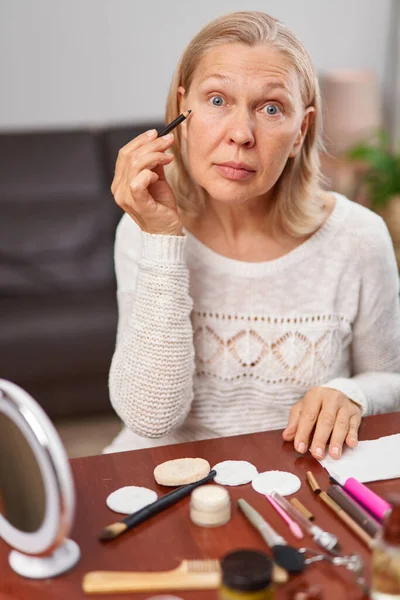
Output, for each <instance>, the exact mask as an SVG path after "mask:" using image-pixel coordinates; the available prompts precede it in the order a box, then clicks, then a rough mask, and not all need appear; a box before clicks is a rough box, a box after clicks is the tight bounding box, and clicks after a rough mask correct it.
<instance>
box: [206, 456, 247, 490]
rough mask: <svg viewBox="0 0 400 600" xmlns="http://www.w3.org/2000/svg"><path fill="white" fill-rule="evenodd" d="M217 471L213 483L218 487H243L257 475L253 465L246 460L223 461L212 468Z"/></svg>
mask: <svg viewBox="0 0 400 600" xmlns="http://www.w3.org/2000/svg"><path fill="white" fill-rule="evenodd" d="M213 470H215V471H217V474H216V476H215V478H214V481H215V483H219V484H220V485H243V484H244V483H250V481H252V480H253V479H254V477H255V476H256V475H257V474H258V471H257V469H256V467H255V466H254V465H252V464H251V463H249V462H247V460H224V461H223V462H220V463H218V464H217V465H215V467H213Z"/></svg>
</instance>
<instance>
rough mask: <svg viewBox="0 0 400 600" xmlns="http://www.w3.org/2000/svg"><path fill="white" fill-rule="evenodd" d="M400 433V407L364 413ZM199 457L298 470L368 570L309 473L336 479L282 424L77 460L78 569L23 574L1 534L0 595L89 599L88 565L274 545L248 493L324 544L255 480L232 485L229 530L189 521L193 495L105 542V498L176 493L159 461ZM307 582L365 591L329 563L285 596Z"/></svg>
mask: <svg viewBox="0 0 400 600" xmlns="http://www.w3.org/2000/svg"><path fill="white" fill-rule="evenodd" d="M399 431H400V413H396V414H390V415H378V416H374V417H367V418H366V419H364V421H363V424H362V426H361V431H360V438H361V439H374V438H377V437H380V436H382V435H389V434H393V433H398V432H399ZM190 456H192V457H203V458H206V459H207V460H208V461H209V462H210V464H211V465H214V464H216V463H217V462H220V461H222V460H228V459H236V460H249V461H250V462H252V463H254V464H255V465H256V466H257V468H258V469H259V471H265V470H269V469H281V470H287V471H291V472H294V473H296V474H297V475H298V476H299V477H300V478H301V480H302V482H303V483H302V487H301V489H300V491H299V492H298V493H297V494H296V497H297V498H299V500H301V501H303V502H304V504H305V505H306V506H307V507H308V508H309V509H310V510H311V511H312V512H313V513H314V514H315V516H316V523H317V524H318V525H320V526H322V527H323V528H325V529H327V530H328V531H332V532H335V533H337V535H338V537H339V538H340V541H341V542H342V544H343V547H344V551H345V552H357V553H359V554H361V555H362V556H363V558H364V559H365V560H366V563H367V571H369V567H370V552H369V551H368V550H367V549H366V548H365V547H364V545H363V544H362V543H361V542H359V541H358V539H357V538H355V537H354V536H353V534H351V533H350V532H349V531H348V530H347V529H346V528H345V526H343V525H342V522H341V521H340V520H339V519H338V518H337V517H336V515H334V514H333V513H331V512H330V511H329V509H328V508H327V507H326V506H325V505H324V504H323V503H322V502H321V501H319V500H318V499H317V498H316V497H314V496H313V495H312V494H311V492H310V489H309V487H308V484H306V482H305V472H306V471H308V470H309V469H312V470H313V472H314V473H315V475H316V476H317V477H318V481H319V483H320V484H321V487H322V488H323V489H325V488H326V487H327V485H328V476H327V473H326V471H325V470H324V469H323V468H322V467H321V466H320V465H319V464H318V463H317V461H315V460H314V459H313V458H312V457H311V456H307V457H301V456H299V455H298V454H297V453H296V452H295V451H294V449H293V446H292V444H288V443H283V441H282V438H281V432H280V431H272V432H267V433H257V434H250V435H243V436H235V437H227V438H220V439H214V440H205V441H201V442H193V443H185V444H177V445H174V446H164V447H158V448H152V449H149V450H137V451H133V452H122V453H118V454H109V455H103V456H94V457H87V458H79V459H74V460H71V465H72V470H73V473H74V477H75V483H76V490H77V514H76V519H75V526H74V528H73V531H72V534H71V537H72V539H74V540H76V541H77V542H78V544H79V545H80V547H81V551H82V557H81V560H80V563H79V564H78V565H77V566H76V567H75V568H74V569H73V570H72V571H71V572H69V573H67V574H64V575H62V576H60V577H58V578H55V579H52V580H45V581H33V580H27V579H23V578H21V577H19V576H17V575H15V574H14V573H13V572H12V571H11V569H10V568H9V566H8V562H7V557H8V552H9V548H8V547H7V546H6V544H5V543H4V542H3V541H1V540H0V600H11V599H12V600H17V599H18V600H81V599H83V598H88V597H89V596H87V595H85V594H84V593H83V592H82V590H81V581H82V577H83V575H84V574H85V573H86V572H87V571H91V570H132V571H133V570H135V571H140V570H142V571H151V570H155V571H156V570H167V569H172V568H175V567H176V566H178V564H179V562H180V561H181V560H182V559H184V558H186V559H195V558H220V557H221V556H223V555H224V554H225V553H227V552H230V551H232V550H235V549H239V548H255V549H260V550H264V551H265V550H266V547H265V545H264V543H263V541H262V539H261V538H260V537H259V535H258V533H257V532H256V531H255V530H253V528H252V527H251V526H250V525H249V523H248V522H247V521H246V520H245V519H244V517H243V515H242V514H241V513H240V512H239V510H238V508H237V505H236V500H237V499H238V498H240V497H243V498H245V499H247V500H248V501H249V502H250V503H251V504H252V505H253V506H254V507H255V508H256V509H257V510H259V511H260V512H261V513H262V514H263V515H264V516H265V518H266V519H267V520H268V521H269V522H270V523H271V524H272V525H273V527H274V528H275V529H276V530H277V531H278V532H279V533H281V534H282V535H284V536H285V538H286V539H287V540H288V541H289V543H291V544H293V545H297V544H298V547H300V545H308V546H310V547H312V548H316V549H317V546H315V544H314V543H313V542H312V540H310V538H308V537H305V539H304V540H300V542H299V541H297V540H295V538H293V537H292V536H291V534H290V532H289V530H288V528H287V526H286V525H285V524H284V523H283V521H282V520H281V518H280V517H279V516H278V515H277V514H276V513H275V511H274V509H273V508H272V507H271V506H270V505H269V504H268V503H267V500H265V498H263V496H261V495H260V494H258V493H256V492H255V491H254V490H253V489H252V487H251V485H250V484H248V485H244V486H239V487H234V488H229V491H230V493H231V498H232V519H231V521H230V522H229V523H228V524H227V525H225V526H223V527H219V528H215V529H204V528H201V527H197V526H195V525H194V524H192V522H191V521H190V519H189V498H185V499H184V500H183V501H181V502H180V503H179V504H177V505H175V506H173V507H171V508H169V509H167V510H166V511H164V512H162V513H160V514H159V515H157V516H155V517H153V518H152V519H151V520H150V521H148V522H146V523H143V524H142V525H140V526H139V527H138V528H137V529H136V530H134V531H131V532H128V533H127V534H125V535H123V536H121V537H120V538H118V539H116V540H114V541H113V542H110V543H107V544H104V543H101V542H99V541H98V540H97V538H98V534H99V532H100V530H101V529H102V528H103V527H104V526H105V525H107V524H110V523H112V522H114V521H116V520H118V516H117V515H116V513H113V512H111V511H110V510H109V509H108V508H107V506H106V503H105V500H106V497H107V496H108V494H110V492H112V491H113V490H115V489H117V488H119V487H121V486H125V485H143V486H147V487H150V488H152V489H154V490H156V491H157V492H158V493H159V494H160V495H162V494H164V493H165V492H166V491H169V490H166V489H165V488H162V487H160V486H158V485H157V484H156V483H155V481H154V479H153V469H154V467H155V466H156V465H157V464H159V463H160V462H163V461H164V460H169V459H173V458H182V457H190ZM388 458H389V457H388ZM392 458H394V457H392ZM369 486H370V487H371V489H372V490H374V491H376V492H377V493H379V494H381V495H382V496H386V495H387V494H388V493H390V492H393V491H400V479H396V480H391V481H385V482H376V483H373V484H369ZM267 552H268V550H267ZM305 581H308V582H315V583H319V584H322V585H323V586H324V589H325V595H324V600H330V599H332V600H333V599H335V600H338V598H340V600H345V599H347V598H349V599H351V600H357V599H359V598H361V594H360V592H359V591H358V588H357V587H356V586H355V585H354V583H353V579H352V575H351V574H349V573H348V572H346V571H345V570H344V569H342V568H341V569H339V568H333V567H331V566H330V565H327V564H318V565H313V566H310V567H308V569H307V572H306V573H304V574H302V575H298V576H296V577H295V578H292V579H291V581H290V582H289V583H288V584H286V585H285V586H282V587H281V588H280V589H279V591H278V593H277V594H276V597H277V598H278V599H283V598H290V597H291V595H292V592H293V590H294V589H295V588H297V587H298V585H299V584H300V582H305ZM152 595H156V594H155V593H154V594H149V593H147V594H125V595H104V596H97V597H98V598H103V599H104V600H116V599H117V598H119V599H122V598H137V599H138V600H143V599H144V598H149V597H150V596H152ZM174 595H176V596H180V597H181V598H185V599H187V600H203V599H204V600H205V599H206V598H207V599H209V600H215V599H216V598H217V593H216V592H214V591H211V592H210V591H202V592H200V591H199V592H176V593H174ZM93 597H96V596H93Z"/></svg>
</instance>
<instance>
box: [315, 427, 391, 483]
mask: <svg viewBox="0 0 400 600" xmlns="http://www.w3.org/2000/svg"><path fill="white" fill-rule="evenodd" d="M319 462H320V463H321V465H322V466H323V467H325V469H326V470H327V471H328V472H329V474H330V475H331V476H332V477H334V478H335V479H336V480H337V481H338V482H339V483H341V484H342V485H343V484H344V483H345V481H346V479H348V478H349V477H354V478H355V479H358V481H361V482H364V483H365V482H367V481H380V480H382V479H394V478H395V477H400V433H396V434H394V435H387V436H385V437H381V438H378V439H377V440H367V441H365V442H358V444H357V446H356V447H355V448H348V447H346V448H345V447H343V454H342V456H341V457H340V458H339V460H335V459H333V458H331V457H330V456H329V455H326V457H325V458H324V459H323V460H321V461H319Z"/></svg>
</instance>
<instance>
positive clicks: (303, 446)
mask: <svg viewBox="0 0 400 600" xmlns="http://www.w3.org/2000/svg"><path fill="white" fill-rule="evenodd" d="M297 450H298V452H301V454H304V452H305V451H306V445H305V443H304V442H300V444H299V445H298V446H297Z"/></svg>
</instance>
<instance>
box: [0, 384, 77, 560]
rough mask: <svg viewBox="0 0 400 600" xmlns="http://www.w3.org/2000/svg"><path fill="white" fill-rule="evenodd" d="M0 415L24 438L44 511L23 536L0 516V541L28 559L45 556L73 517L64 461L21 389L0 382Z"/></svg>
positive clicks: (53, 433) (52, 432)
mask: <svg viewBox="0 0 400 600" xmlns="http://www.w3.org/2000/svg"><path fill="white" fill-rule="evenodd" d="M0 412H2V413H3V414H5V415H6V416H7V417H9V418H10V419H11V420H12V421H13V422H14V423H15V425H16V426H17V427H18V428H19V430H20V431H21V433H22V434H23V435H24V436H25V439H26V441H27V442H28V444H29V446H30V448H31V450H32V452H33V454H34V456H35V458H36V460H37V464H38V467H39V469H40V472H41V474H42V479H43V486H44V494H45V511H44V518H43V521H42V524H41V526H40V528H39V529H38V530H37V531H35V532H23V531H21V530H19V529H17V528H16V527H14V526H13V525H12V524H11V523H10V522H9V521H7V519H6V518H5V516H3V515H1V514H0V537H1V538H3V539H4V540H5V541H6V542H7V543H8V544H9V545H10V546H12V547H13V548H15V549H16V550H19V551H20V552H23V553H24V554H30V555H42V556H45V555H48V554H51V553H52V552H53V551H54V550H55V549H56V548H58V547H59V546H60V545H61V544H62V543H63V542H64V540H65V538H66V537H67V536H68V534H69V532H70V529H71V526H72V522H73V519H74V514H75V490H74V485H73V478H72V473H71V469H70V465H69V462H68V457H67V454H66V452H65V449H64V447H63V445H62V443H61V440H60V437H59V435H58V433H57V430H56V429H55V427H54V425H53V424H52V422H51V421H50V419H49V417H48V416H47V415H46V413H45V412H44V410H43V409H42V408H41V407H40V406H39V404H38V403H37V402H36V401H35V400H34V399H33V398H32V397H31V396H30V395H29V394H28V393H27V392H25V391H24V390H23V389H22V388H20V387H19V386H17V385H16V384H14V383H11V382H10V381H7V380H5V379H0Z"/></svg>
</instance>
